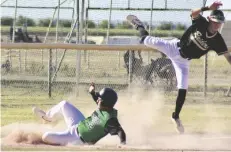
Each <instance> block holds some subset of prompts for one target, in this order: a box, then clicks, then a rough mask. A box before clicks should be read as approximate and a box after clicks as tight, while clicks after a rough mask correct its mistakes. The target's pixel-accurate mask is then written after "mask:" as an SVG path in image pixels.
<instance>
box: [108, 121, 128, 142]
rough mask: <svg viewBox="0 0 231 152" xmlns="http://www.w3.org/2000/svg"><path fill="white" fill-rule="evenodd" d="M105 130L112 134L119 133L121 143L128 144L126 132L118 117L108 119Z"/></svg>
mask: <svg viewBox="0 0 231 152" xmlns="http://www.w3.org/2000/svg"><path fill="white" fill-rule="evenodd" d="M105 131H106V132H108V133H110V134H111V135H118V137H119V138H120V144H123V145H125V144H126V134H125V132H124V130H123V128H122V127H121V125H120V123H119V121H118V119H117V118H111V119H109V120H108V122H107V123H106V126H105Z"/></svg>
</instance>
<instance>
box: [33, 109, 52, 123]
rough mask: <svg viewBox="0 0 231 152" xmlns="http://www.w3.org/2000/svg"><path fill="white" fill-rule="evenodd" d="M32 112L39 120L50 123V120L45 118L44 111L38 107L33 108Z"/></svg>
mask: <svg viewBox="0 0 231 152" xmlns="http://www.w3.org/2000/svg"><path fill="white" fill-rule="evenodd" d="M32 112H33V113H34V114H35V115H36V116H37V117H39V118H42V119H43V120H45V121H48V122H51V121H52V120H51V119H50V118H48V117H47V116H46V113H45V111H43V110H42V109H40V108H38V107H33V108H32Z"/></svg>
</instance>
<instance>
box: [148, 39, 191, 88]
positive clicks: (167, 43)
mask: <svg viewBox="0 0 231 152" xmlns="http://www.w3.org/2000/svg"><path fill="white" fill-rule="evenodd" d="M179 41H180V40H179V39H176V38H175V39H172V40H164V39H162V38H159V37H153V36H147V37H146V38H145V39H144V44H145V45H146V46H148V47H151V48H154V49H157V50H159V51H160V52H162V53H164V54H165V55H166V56H168V57H169V59H171V61H172V64H173V66H174V69H175V72H176V78H177V88H178V89H188V75H189V60H187V59H184V58H183V57H181V55H180V52H179V47H178V46H177V42H179Z"/></svg>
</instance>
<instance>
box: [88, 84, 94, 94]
mask: <svg viewBox="0 0 231 152" xmlns="http://www.w3.org/2000/svg"><path fill="white" fill-rule="evenodd" d="M93 92H95V83H93V82H92V83H91V85H90V87H89V93H93Z"/></svg>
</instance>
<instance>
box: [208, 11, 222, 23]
mask: <svg viewBox="0 0 231 152" xmlns="http://www.w3.org/2000/svg"><path fill="white" fill-rule="evenodd" d="M209 19H210V20H211V21H213V22H218V23H224V22H225V16H224V13H223V12H222V11H221V10H213V11H212V12H211V14H210V16H209Z"/></svg>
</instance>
